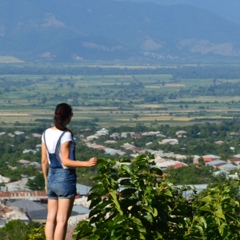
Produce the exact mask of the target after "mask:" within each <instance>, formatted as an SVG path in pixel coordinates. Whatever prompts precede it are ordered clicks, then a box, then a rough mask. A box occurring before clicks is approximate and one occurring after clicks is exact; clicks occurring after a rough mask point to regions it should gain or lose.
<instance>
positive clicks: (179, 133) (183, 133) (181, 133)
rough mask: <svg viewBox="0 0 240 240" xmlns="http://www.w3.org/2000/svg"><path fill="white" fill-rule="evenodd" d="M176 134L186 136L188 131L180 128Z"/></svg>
mask: <svg viewBox="0 0 240 240" xmlns="http://www.w3.org/2000/svg"><path fill="white" fill-rule="evenodd" d="M176 135H177V137H186V135H187V132H186V131H183V130H180V131H177V132H176Z"/></svg>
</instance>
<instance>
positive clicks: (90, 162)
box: [88, 157, 97, 167]
mask: <svg viewBox="0 0 240 240" xmlns="http://www.w3.org/2000/svg"><path fill="white" fill-rule="evenodd" d="M96 164H97V158H96V157H92V158H90V159H89V160H88V166H89V167H94V166H95V165H96Z"/></svg>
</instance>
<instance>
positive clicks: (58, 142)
mask: <svg viewBox="0 0 240 240" xmlns="http://www.w3.org/2000/svg"><path fill="white" fill-rule="evenodd" d="M45 132H46V130H45V131H44V133H43V139H44V143H45V146H46V149H47V152H48V153H49V151H48V147H47V143H46V137H45ZM64 134H65V132H62V133H61V135H60V137H59V139H58V141H57V144H56V147H55V151H54V153H56V150H57V147H58V146H59V144H60V141H61V138H62V136H63V135H64Z"/></svg>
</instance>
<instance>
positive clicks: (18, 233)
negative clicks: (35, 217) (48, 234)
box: [0, 220, 45, 240]
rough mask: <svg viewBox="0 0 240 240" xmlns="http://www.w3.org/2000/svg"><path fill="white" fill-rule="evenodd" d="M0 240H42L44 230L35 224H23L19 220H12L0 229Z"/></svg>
mask: <svg viewBox="0 0 240 240" xmlns="http://www.w3.org/2000/svg"><path fill="white" fill-rule="evenodd" d="M0 239H4V240H20V239H21V240H31V239H33V240H44V239H45V237H44V229H43V227H41V226H40V224H38V223H35V222H29V223H25V222H23V221H21V220H12V221H10V222H8V223H7V224H6V226H5V227H3V228H1V229H0Z"/></svg>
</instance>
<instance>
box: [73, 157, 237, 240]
mask: <svg viewBox="0 0 240 240" xmlns="http://www.w3.org/2000/svg"><path fill="white" fill-rule="evenodd" d="M97 168H98V174H97V177H95V178H94V181H95V184H94V186H93V187H92V189H91V192H90V195H89V200H90V201H91V205H90V209H91V211H90V215H89V219H88V220H87V221H81V222H79V224H78V226H77V227H76V229H75V232H74V235H73V237H74V239H75V240H78V239H81V240H100V239H101V240H122V239H126V240H136V239H138V240H141V239H143V240H156V239H164V240H170V239H171V240H181V239H188V240H190V239H191V240H192V239H203V240H205V239H211V240H219V239H224V240H239V232H240V214H239V213H240V212H239V211H240V208H239V202H238V201H236V200H234V197H233V196H234V195H233V192H232V189H233V188H231V187H230V186H229V185H228V184H227V183H226V184H225V185H224V184H222V186H221V187H218V186H215V187H213V188H211V189H207V190H206V191H205V192H204V193H202V194H200V195H197V194H196V193H195V191H194V189H192V190H193V194H192V196H191V199H186V198H184V197H183V192H184V191H185V190H190V188H189V187H184V188H179V187H177V186H174V185H173V184H171V183H170V182H168V181H167V178H165V175H164V174H163V173H162V171H161V170H160V169H159V168H157V167H156V165H155V161H154V159H153V158H152V157H151V156H147V155H141V156H138V157H137V158H135V159H134V160H133V161H130V160H126V159H122V160H121V161H120V162H117V161H115V160H112V159H100V160H99V162H98V166H97ZM237 185H238V188H237V189H238V191H239V181H237ZM235 189H236V188H235Z"/></svg>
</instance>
